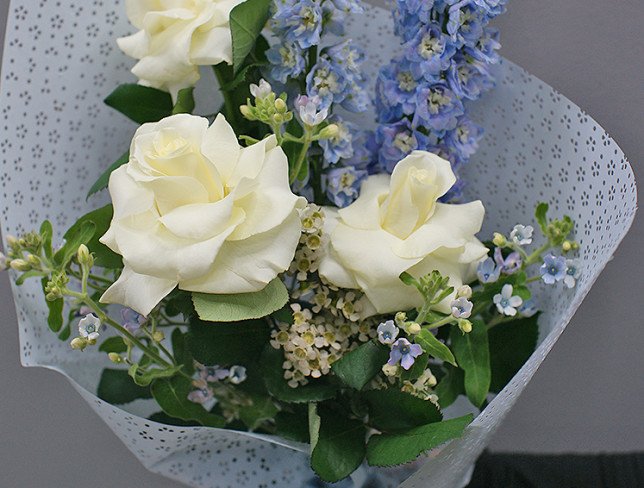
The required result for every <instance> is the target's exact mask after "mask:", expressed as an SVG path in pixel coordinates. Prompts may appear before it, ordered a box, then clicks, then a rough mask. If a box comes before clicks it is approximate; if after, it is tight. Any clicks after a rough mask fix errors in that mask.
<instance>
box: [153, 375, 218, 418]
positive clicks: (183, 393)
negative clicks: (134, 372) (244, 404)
mask: <svg viewBox="0 0 644 488" xmlns="http://www.w3.org/2000/svg"><path fill="white" fill-rule="evenodd" d="M192 390H193V387H192V384H191V382H190V380H189V379H188V378H186V377H184V376H174V377H173V378H168V379H160V380H156V381H155V382H154V383H153V384H152V396H153V397H154V399H155V400H156V401H157V403H158V404H159V406H160V407H161V408H162V409H163V411H164V412H165V413H166V414H167V415H169V416H170V417H173V418H177V419H180V420H184V421H195V422H199V423H200V424H201V425H205V426H206V427H224V426H225V425H226V421H225V420H224V418H223V417H221V416H220V415H216V414H213V413H210V412H208V411H207V410H206V409H204V408H203V407H202V406H201V405H199V404H197V403H193V402H191V401H190V400H188V395H189V394H190V392H191V391H192Z"/></svg>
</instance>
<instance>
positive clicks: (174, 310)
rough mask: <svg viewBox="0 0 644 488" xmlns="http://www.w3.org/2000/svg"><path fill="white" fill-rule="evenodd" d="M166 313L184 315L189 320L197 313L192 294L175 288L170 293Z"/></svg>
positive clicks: (175, 315) (174, 315) (171, 315)
mask: <svg viewBox="0 0 644 488" xmlns="http://www.w3.org/2000/svg"><path fill="white" fill-rule="evenodd" d="M165 313H166V314H167V315H168V316H169V317H177V316H178V315H182V316H183V318H184V319H185V320H189V319H190V318H191V317H193V316H194V314H195V306H194V305H193V304H192V294H191V293H190V292H186V291H182V290H179V289H177V288H175V289H174V290H173V291H172V292H171V293H170V295H168V298H167V302H166V305H165Z"/></svg>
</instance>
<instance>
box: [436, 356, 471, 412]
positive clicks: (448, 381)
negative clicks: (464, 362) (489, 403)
mask: <svg viewBox="0 0 644 488" xmlns="http://www.w3.org/2000/svg"><path fill="white" fill-rule="evenodd" d="M446 369H447V372H446V373H445V376H443V377H442V378H441V380H440V381H439V382H438V385H436V388H434V393H436V395H437V396H438V404H439V405H440V406H441V408H447V407H449V406H450V405H451V404H452V403H454V402H455V401H456V399H457V398H458V396H459V395H464V394H465V377H464V375H463V370H462V369H460V368H453V367H449V366H448V367H446Z"/></svg>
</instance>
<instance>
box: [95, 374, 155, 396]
mask: <svg viewBox="0 0 644 488" xmlns="http://www.w3.org/2000/svg"><path fill="white" fill-rule="evenodd" d="M96 394H97V395H98V397H99V398H100V399H101V400H104V401H106V402H108V403H111V404H113V405H122V404H124V403H130V402H133V401H134V400H138V399H141V398H143V399H145V398H152V395H151V393H150V389H149V388H142V387H141V386H138V385H136V384H135V383H134V381H132V378H131V377H130V375H128V373H127V370H124V369H104V370H103V374H102V375H101V380H100V382H99V383H98V390H97V393H96Z"/></svg>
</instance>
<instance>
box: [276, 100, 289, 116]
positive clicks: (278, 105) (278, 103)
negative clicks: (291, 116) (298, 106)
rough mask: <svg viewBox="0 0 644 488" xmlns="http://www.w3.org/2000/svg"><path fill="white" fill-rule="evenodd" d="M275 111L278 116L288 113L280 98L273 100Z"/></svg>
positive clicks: (284, 103)
mask: <svg viewBox="0 0 644 488" xmlns="http://www.w3.org/2000/svg"><path fill="white" fill-rule="evenodd" d="M275 110H277V112H278V113H280V114H285V113H286V112H287V111H288V107H287V106H286V102H285V101H284V100H282V99H281V98H278V99H277V100H275Z"/></svg>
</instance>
